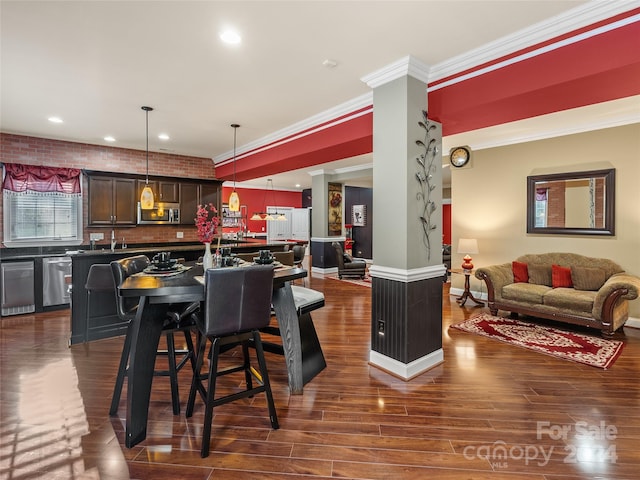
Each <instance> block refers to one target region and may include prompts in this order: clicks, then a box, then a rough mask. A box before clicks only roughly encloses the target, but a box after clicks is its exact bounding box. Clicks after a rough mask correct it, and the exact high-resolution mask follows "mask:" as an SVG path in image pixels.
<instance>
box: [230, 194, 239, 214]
mask: <svg viewBox="0 0 640 480" xmlns="http://www.w3.org/2000/svg"><path fill="white" fill-rule="evenodd" d="M229 210H231V211H232V212H239V211H240V197H239V196H238V194H237V193H236V191H235V190H234V191H233V192H231V195H229Z"/></svg>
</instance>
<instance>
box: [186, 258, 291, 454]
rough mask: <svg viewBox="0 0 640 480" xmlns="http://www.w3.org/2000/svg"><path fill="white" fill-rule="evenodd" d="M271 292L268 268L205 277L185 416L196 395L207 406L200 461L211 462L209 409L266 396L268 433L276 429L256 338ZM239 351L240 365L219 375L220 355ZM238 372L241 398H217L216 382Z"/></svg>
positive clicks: (211, 273) (218, 271) (210, 273)
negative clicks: (206, 366) (251, 349)
mask: <svg viewBox="0 0 640 480" xmlns="http://www.w3.org/2000/svg"><path fill="white" fill-rule="evenodd" d="M272 291H273V268H272V267H271V266H270V265H264V266H262V265H260V266H251V267H247V268H220V269H209V270H207V271H206V272H205V300H204V311H202V312H200V313H199V314H198V315H195V316H196V317H197V325H198V329H199V331H200V337H199V338H200V342H199V346H198V354H197V362H196V368H195V370H194V373H193V380H192V382H191V391H190V392H189V400H188V402H187V411H186V416H187V417H191V416H192V414H193V408H194V404H195V400H196V392H198V393H200V396H201V397H202V399H203V400H204V402H205V415H204V428H203V430H202V447H201V450H200V456H201V457H202V458H204V457H207V456H209V444H210V441H211V426H212V425H211V424H212V422H213V409H214V407H217V406H219V405H223V404H225V403H229V402H233V401H235V400H239V399H241V398H247V397H252V396H254V395H255V394H257V393H261V392H265V394H266V396H267V406H268V409H269V418H270V420H271V427H272V428H273V429H277V428H279V425H278V417H277V414H276V409H275V405H274V402H273V395H272V393H271V385H270V383H269V374H268V372H267V363H266V360H265V358H264V350H263V349H262V341H261V339H260V332H259V329H260V328H262V327H265V326H267V325H268V324H269V320H270V317H271V314H270V312H271V294H272ZM207 341H210V342H211V358H210V362H209V371H208V372H207V373H206V374H201V373H200V370H201V368H202V364H203V362H204V358H205V349H206V346H207ZM250 344H251V346H253V347H255V350H256V357H257V360H258V365H259V369H260V371H259V372H258V371H256V370H255V369H254V367H252V366H251V363H250V358H249V346H250ZM237 346H241V347H242V353H243V360H242V364H240V365H237V366H233V367H230V368H226V369H224V370H218V360H219V356H220V354H221V353H222V352H223V351H224V350H227V349H230V348H232V347H237ZM236 372H244V376H245V387H246V388H245V389H244V390H242V391H240V392H236V393H232V394H229V395H225V396H222V397H219V398H215V392H216V380H217V378H218V377H220V376H222V375H228V374H231V373H236ZM253 378H255V379H256V380H257V381H258V383H259V385H258V386H256V387H254V386H253V380H252V379H253ZM205 380H207V386H206V387H205V385H204V384H203V382H204V381H205Z"/></svg>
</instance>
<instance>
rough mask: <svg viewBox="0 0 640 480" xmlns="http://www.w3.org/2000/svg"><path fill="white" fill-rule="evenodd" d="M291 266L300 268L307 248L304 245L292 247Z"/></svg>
mask: <svg viewBox="0 0 640 480" xmlns="http://www.w3.org/2000/svg"><path fill="white" fill-rule="evenodd" d="M292 250H293V264H294V265H295V266H296V267H299V268H302V261H303V260H304V255H305V252H306V250H307V247H305V246H304V245H294V246H293V249H292Z"/></svg>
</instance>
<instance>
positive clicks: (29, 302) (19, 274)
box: [0, 261, 36, 315]
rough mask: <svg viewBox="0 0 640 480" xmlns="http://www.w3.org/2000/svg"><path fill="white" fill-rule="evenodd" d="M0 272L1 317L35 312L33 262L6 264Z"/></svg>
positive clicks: (3, 263) (4, 262) (3, 264)
mask: <svg viewBox="0 0 640 480" xmlns="http://www.w3.org/2000/svg"><path fill="white" fill-rule="evenodd" d="M0 267H1V268H0V271H1V272H2V282H1V283H2V315H19V314H21V313H31V312H35V311H36V301H35V293H34V268H33V261H28V262H6V261H3V262H2V265H1V266H0Z"/></svg>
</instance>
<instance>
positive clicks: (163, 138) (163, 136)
mask: <svg viewBox="0 0 640 480" xmlns="http://www.w3.org/2000/svg"><path fill="white" fill-rule="evenodd" d="M158 138H159V139H160V140H169V135H167V134H166V133H161V134H159V135H158Z"/></svg>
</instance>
